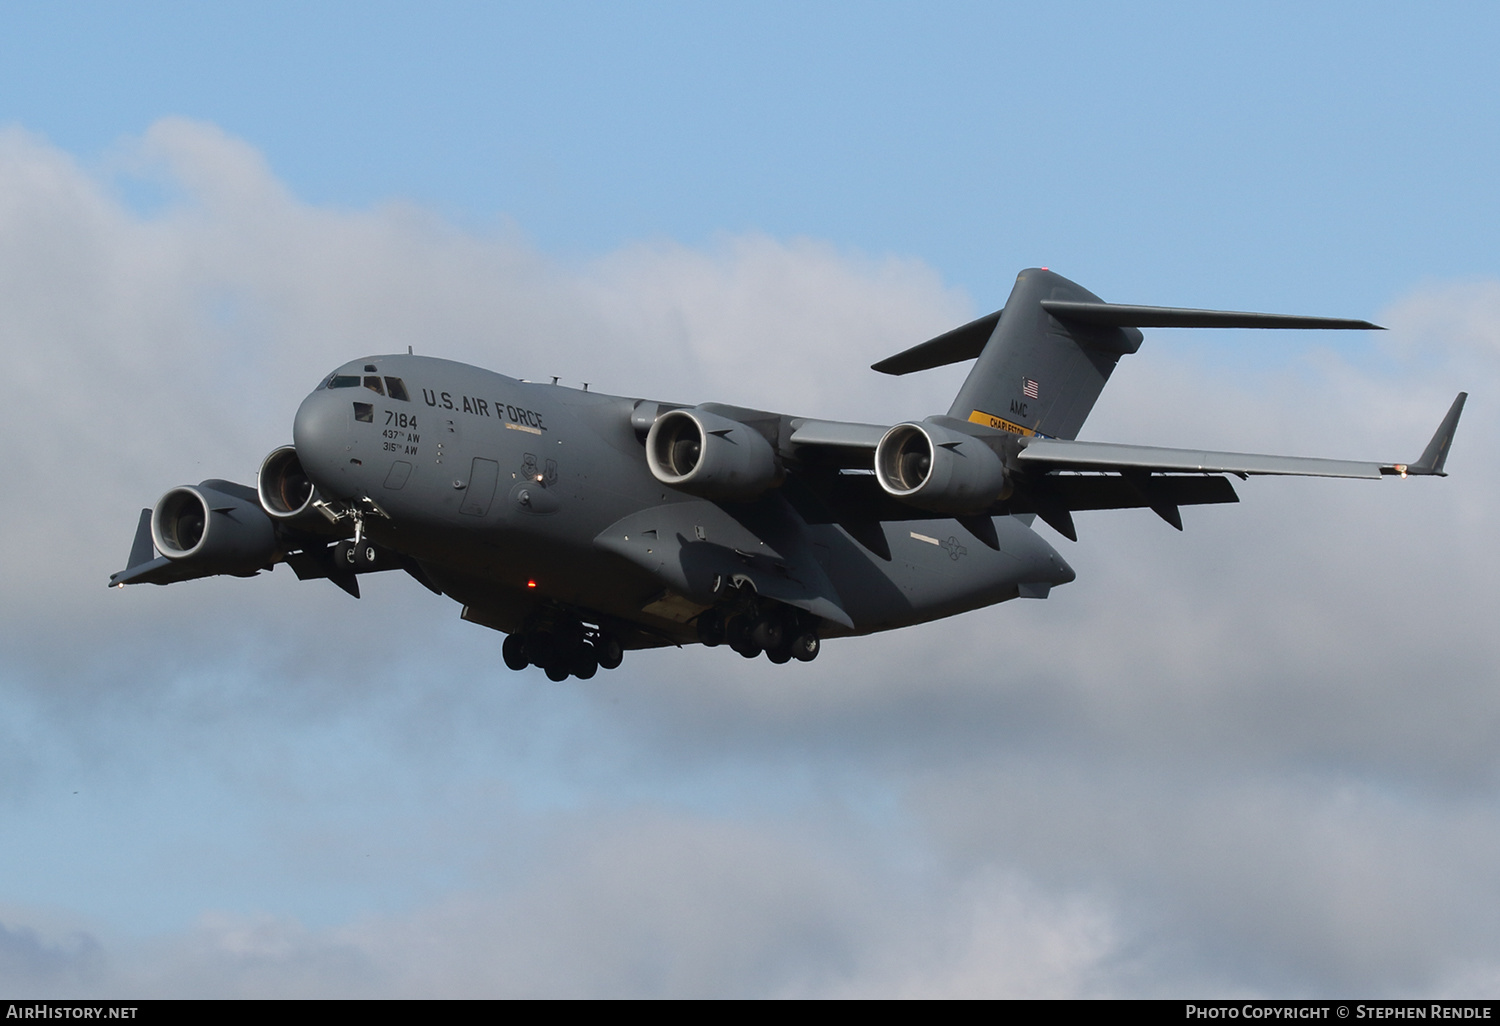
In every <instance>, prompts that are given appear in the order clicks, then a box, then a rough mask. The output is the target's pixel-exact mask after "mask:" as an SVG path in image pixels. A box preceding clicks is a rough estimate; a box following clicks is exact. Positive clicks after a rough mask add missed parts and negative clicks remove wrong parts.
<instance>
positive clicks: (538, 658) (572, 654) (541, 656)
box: [500, 621, 625, 681]
mask: <svg viewBox="0 0 1500 1026" xmlns="http://www.w3.org/2000/svg"><path fill="white" fill-rule="evenodd" d="M500 654H501V657H502V658H504V660H505V665H506V666H508V667H510V668H511V669H512V670H524V669H526V667H528V666H536V667H538V668H540V669H542V670H544V671H545V672H546V674H547V679H548V680H552V681H565V680H567V679H568V678H569V677H577V678H578V679H579V680H588V679H589V678H590V677H592V676H593V675H594V674H596V673H598V672H599V671H600V670H613V669H614V668H615V667H617V666H619V665H620V663H621V662H622V661H624V659H625V649H624V648H622V647H621V645H620V642H619V639H618V638H616V637H615V636H614V635H612V634H608V633H605V632H604V631H600V630H595V629H593V628H590V627H586V626H584V625H583V624H582V623H579V622H577V621H574V622H572V623H554V624H548V625H546V626H545V627H537V628H535V629H528V630H524V631H521V632H519V633H516V634H511V635H509V636H507V637H506V639H505V644H504V645H502V646H501V648H500Z"/></svg>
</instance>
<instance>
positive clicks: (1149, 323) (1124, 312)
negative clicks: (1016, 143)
mask: <svg viewBox="0 0 1500 1026" xmlns="http://www.w3.org/2000/svg"><path fill="white" fill-rule="evenodd" d="M1042 309H1043V310H1046V311H1047V312H1048V313H1050V314H1051V315H1052V316H1054V317H1057V318H1061V319H1062V320H1067V321H1073V322H1074V323H1077V324H1092V325H1094V326H1096V327H1101V328H1333V329H1343V330H1356V331H1384V330H1385V329H1384V328H1382V327H1381V326H1380V325H1378V324H1371V323H1370V322H1369V321H1356V320H1348V319H1345V318H1342V317H1297V316H1291V315H1287V314H1266V313H1241V312H1239V311H1235V310H1188V309H1183V308H1180V307H1172V306H1128V305H1126V304H1123V303H1075V302H1072V301H1068V300H1061V299H1044V300H1042ZM975 323H978V322H975ZM965 327H967V325H965ZM963 330H964V329H963V328H959V329H958V331H963ZM949 334H950V335H951V334H954V332H949ZM940 337H946V336H940ZM936 341H938V339H933V342H936ZM929 344H931V343H929ZM918 348H919V349H920V348H921V347H920V346H919V347H918ZM907 352H908V353H910V352H914V350H907ZM906 355H907V354H906V353H902V354H901V356H906ZM901 356H893V357H891V359H892V360H899V359H901ZM886 362H887V363H888V362H890V361H886ZM934 366H935V365H934ZM879 369H880V365H879V364H876V370H879Z"/></svg>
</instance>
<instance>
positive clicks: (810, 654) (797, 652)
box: [792, 632, 823, 663]
mask: <svg viewBox="0 0 1500 1026" xmlns="http://www.w3.org/2000/svg"><path fill="white" fill-rule="evenodd" d="M822 647H823V644H822V642H820V641H819V640H818V636H817V635H816V634H813V633H811V632H809V633H807V634H799V635H797V636H796V637H795V638H793V639H792V656H793V657H794V658H796V659H797V660H799V661H800V662H804V663H810V662H812V661H813V660H814V659H816V658H818V652H819V650H820V649H821V648H822Z"/></svg>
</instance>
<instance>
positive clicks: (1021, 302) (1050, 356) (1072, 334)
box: [948, 267, 1142, 438]
mask: <svg viewBox="0 0 1500 1026" xmlns="http://www.w3.org/2000/svg"><path fill="white" fill-rule="evenodd" d="M1049 301H1052V302H1063V303H1088V304H1099V303H1101V302H1102V301H1101V300H1100V299H1099V297H1098V296H1096V295H1094V294H1093V293H1092V292H1089V291H1088V290H1087V289H1085V288H1083V287H1082V286H1080V285H1077V284H1075V283H1074V282H1071V281H1069V280H1068V279H1066V278H1064V277H1063V276H1062V275H1060V274H1053V273H1052V272H1051V271H1048V270H1044V269H1042V268H1039V267H1033V268H1029V269H1027V270H1025V271H1022V272H1021V273H1020V274H1019V275H1018V276H1017V277H1016V284H1015V288H1013V289H1012V290H1011V293H1010V298H1009V299H1008V300H1006V302H1005V309H1004V310H1002V311H1001V312H1000V317H999V322H998V323H997V324H996V325H995V329H994V331H993V333H992V334H991V335H990V337H989V339H988V340H987V341H986V343H985V345H984V349H983V351H982V352H980V353H979V360H978V362H977V363H975V364H974V368H973V370H971V371H970V372H969V377H968V379H967V380H965V381H964V384H963V388H961V389H960V390H959V392H958V398H956V399H954V400H953V406H952V408H950V409H949V411H948V416H950V417H954V418H957V419H958V420H969V421H974V422H976V423H979V424H985V425H987V426H989V427H994V428H1000V429H1002V430H1006V431H1014V432H1016V433H1017V434H1025V435H1035V434H1041V435H1047V436H1050V437H1052V438H1077V437H1078V431H1079V429H1080V428H1082V427H1083V422H1084V420H1085V419H1086V418H1087V417H1088V415H1089V411H1090V410H1092V409H1093V408H1094V403H1095V402H1097V401H1098V399H1099V393H1101V392H1102V391H1104V385H1105V382H1107V381H1108V380H1109V375H1110V373H1111V372H1112V371H1114V369H1115V364H1116V362H1118V361H1119V359H1120V357H1121V356H1122V355H1124V354H1126V353H1133V352H1135V351H1136V350H1138V349H1139V348H1140V347H1141V339H1142V336H1141V333H1140V332H1139V331H1137V330H1136V329H1135V328H1133V327H1117V326H1112V325H1099V324H1088V323H1083V322H1081V321H1078V320H1074V319H1072V318H1065V317H1059V316H1057V315H1055V314H1053V313H1050V312H1048V310H1047V309H1046V308H1045V307H1044V306H1043V303H1046V302H1049Z"/></svg>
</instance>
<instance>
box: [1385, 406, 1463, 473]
mask: <svg viewBox="0 0 1500 1026" xmlns="http://www.w3.org/2000/svg"><path fill="white" fill-rule="evenodd" d="M1467 398H1469V393H1467V392H1460V393H1458V398H1457V399H1454V400H1453V405H1452V406H1450V407H1448V415H1447V416H1446V417H1444V418H1443V422H1442V423H1441V424H1439V425H1438V429H1437V432H1436V433H1435V434H1434V435H1433V436H1432V441H1430V442H1428V443H1427V448H1426V449H1424V450H1422V457H1421V459H1419V460H1417V462H1415V463H1410V464H1407V465H1405V466H1402V465H1401V464H1397V465H1396V466H1394V467H1390V468H1387V467H1381V468H1380V470H1381V473H1385V474H1400V475H1401V476H1402V477H1406V476H1407V475H1408V474H1417V475H1419V476H1436V477H1447V476H1448V474H1447V472H1446V471H1444V470H1443V464H1444V463H1446V462H1447V461H1448V449H1449V447H1450V446H1452V445H1453V432H1454V429H1455V428H1457V427H1458V417H1459V414H1461V413H1463V412H1464V400H1465V399H1467Z"/></svg>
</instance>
